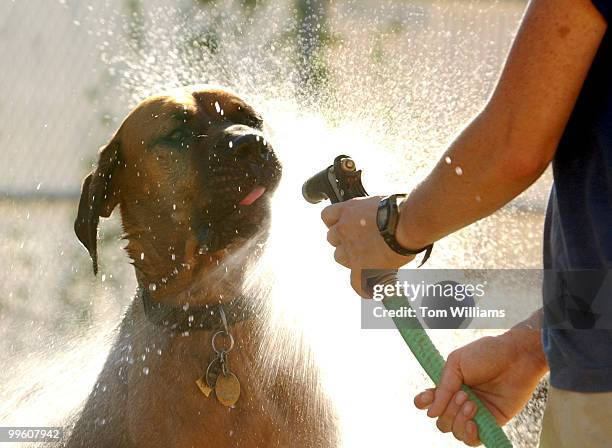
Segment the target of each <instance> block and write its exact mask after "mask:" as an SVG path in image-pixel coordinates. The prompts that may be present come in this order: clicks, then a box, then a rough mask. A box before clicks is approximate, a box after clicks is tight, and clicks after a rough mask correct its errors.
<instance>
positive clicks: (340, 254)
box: [334, 246, 349, 268]
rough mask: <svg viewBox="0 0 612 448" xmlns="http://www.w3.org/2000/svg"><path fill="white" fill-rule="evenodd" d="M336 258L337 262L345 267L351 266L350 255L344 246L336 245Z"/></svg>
mask: <svg viewBox="0 0 612 448" xmlns="http://www.w3.org/2000/svg"><path fill="white" fill-rule="evenodd" d="M334 260H336V263H338V264H341V265H342V266H344V267H345V268H348V267H349V265H348V255H347V254H346V252H345V251H344V248H343V247H342V246H338V247H336V250H335V251H334Z"/></svg>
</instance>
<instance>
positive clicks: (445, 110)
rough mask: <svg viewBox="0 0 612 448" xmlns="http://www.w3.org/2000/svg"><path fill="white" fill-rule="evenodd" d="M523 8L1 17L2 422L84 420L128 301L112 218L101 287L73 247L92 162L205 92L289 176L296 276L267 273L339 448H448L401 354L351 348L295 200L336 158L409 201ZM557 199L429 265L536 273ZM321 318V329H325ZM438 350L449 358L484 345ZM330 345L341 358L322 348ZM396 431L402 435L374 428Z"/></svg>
mask: <svg viewBox="0 0 612 448" xmlns="http://www.w3.org/2000/svg"><path fill="white" fill-rule="evenodd" d="M525 6H526V1H523V0H433V1H425V0H418V1H417V0H410V1H409V0H404V1H402V0H384V1H374V0H346V1H344V0H282V1H265V0H261V1H257V0H241V1H239V0H218V1H214V0H212V1H204V0H200V1H196V0H180V1H175V2H171V5H170V3H169V2H164V1H161V0H150V1H146V2H144V1H141V0H104V1H76V0H74V1H70V0H59V1H49V0H30V1H27V2H26V1H8V0H7V1H3V2H0V61H2V71H1V72H0V80H1V82H0V123H1V125H0V148H1V150H0V213H1V215H2V219H0V365H2V366H3V368H2V369H1V370H0V424H2V425H8V424H18V425H23V426H25V425H28V426H29V425H45V424H59V425H61V423H62V422H63V421H64V419H65V418H66V416H68V415H70V414H71V413H73V412H74V411H75V409H78V406H79V404H80V403H81V402H82V400H83V399H84V398H85V396H86V394H87V392H88V390H89V389H90V388H91V387H92V385H93V384H94V382H95V379H96V374H97V372H98V371H99V368H100V366H101V363H102V362H103V360H104V358H105V356H106V353H107V350H108V347H109V343H110V341H111V340H112V336H113V329H114V328H115V326H116V325H117V324H118V322H119V320H120V317H121V313H122V312H123V310H124V309H125V306H126V305H127V304H128V303H129V301H130V300H131V298H132V297H133V294H134V290H135V286H136V285H135V280H134V276H133V272H132V270H131V267H129V265H128V264H127V263H128V261H129V260H127V258H126V257H125V256H124V255H123V252H122V250H121V246H122V243H121V242H120V240H119V235H120V233H121V229H120V224H119V222H118V220H117V217H116V216H114V217H112V218H111V219H109V220H107V222H105V223H103V224H102V226H101V229H100V238H101V240H102V243H101V248H100V252H101V255H100V259H101V265H102V267H101V271H100V273H99V274H98V276H97V277H94V276H93V274H92V272H91V265H90V261H89V259H88V257H87V254H86V251H85V250H84V249H83V248H82V247H81V246H80V245H79V244H78V241H77V239H76V237H75V236H74V234H73V231H72V223H73V220H74V217H75V214H76V205H77V202H78V196H79V193H80V184H81V180H82V179H83V177H84V176H85V175H86V174H87V173H88V172H89V171H90V170H91V168H92V164H93V163H94V162H95V159H96V154H97V148H99V147H101V146H102V145H104V144H105V143H106V142H107V141H108V140H109V139H110V137H111V136H112V134H113V133H114V131H115V130H116V129H117V127H118V126H119V125H120V123H121V120H122V119H123V117H124V116H125V115H126V113H127V112H128V111H129V110H130V109H131V108H132V107H133V106H134V105H135V104H136V103H137V102H138V101H139V100H140V99H143V98H144V97H146V96H148V95H150V94H152V93H155V92H159V91H161V90H164V89H166V88H170V87H174V86H179V85H185V84H193V83H213V84H221V85H224V86H228V87H230V88H232V89H233V90H235V91H237V92H238V93H239V94H240V95H242V96H243V97H245V98H246V99H247V100H248V101H250V102H251V103H253V104H254V105H255V106H256V108H258V109H259V110H260V111H261V112H262V114H263V115H264V118H266V119H267V122H268V126H269V128H270V129H269V132H270V133H271V135H272V140H273V142H274V143H275V148H276V149H277V151H278V152H279V156H280V157H281V160H282V161H283V163H284V165H285V180H284V181H283V182H284V184H283V185H281V188H280V189H279V193H278V200H277V204H278V205H277V209H276V210H275V216H276V217H277V218H278V219H277V222H279V223H285V224H286V225H287V226H293V227H294V230H295V229H297V233H298V234H299V235H300V237H299V238H298V239H299V241H297V242H294V243H293V245H292V247H293V248H294V250H296V251H298V252H299V254H300V256H299V257H298V256H295V258H294V259H295V262H294V263H293V264H292V265H291V269H286V268H284V269H285V270H283V268H281V267H280V265H279V266H278V270H279V272H281V273H282V275H283V278H284V279H285V280H286V282H285V283H287V282H288V283H290V284H293V285H295V284H296V283H299V284H301V285H303V287H302V288H301V290H300V291H301V292H300V293H299V294H298V295H296V294H295V293H294V294H293V295H292V297H293V300H292V301H291V303H292V304H293V306H294V307H295V309H297V310H299V313H298V314H300V315H301V316H302V318H303V322H302V324H303V326H304V328H305V331H306V332H307V333H308V332H310V333H309V334H310V335H311V339H312V345H313V347H314V350H315V353H316V354H317V356H318V359H319V360H320V363H321V365H322V366H323V368H324V370H326V371H328V372H329V373H328V375H327V376H326V381H327V386H328V389H329V390H330V395H331V396H332V398H333V399H334V400H335V401H336V402H337V403H338V407H339V409H340V411H341V414H342V422H343V425H344V428H345V445H346V446H361V445H362V444H365V443H366V442H368V441H371V443H372V444H375V445H377V446H398V445H399V444H400V442H401V444H402V446H441V447H442V446H444V447H446V446H455V442H454V439H452V438H451V437H446V436H442V435H439V434H437V433H436V431H435V426H434V425H433V424H432V422H431V421H429V420H428V419H427V418H426V417H424V416H423V415H420V414H418V413H416V412H414V411H413V410H412V409H410V408H411V406H412V395H413V394H414V393H416V392H417V391H418V389H419V388H421V387H426V386H427V384H428V382H427V380H426V378H425V377H424V375H423V374H422V372H421V371H420V368H419V366H418V365H417V364H416V363H415V362H414V361H413V360H412V359H411V358H410V354H409V353H407V351H406V348H405V347H404V346H403V345H402V342H401V340H399V337H398V336H397V335H396V334H394V333H393V332H388V331H360V329H359V314H358V309H359V307H358V305H357V304H356V303H355V302H356V298H355V297H354V296H353V295H352V293H351V291H350V290H349V287H348V282H347V281H346V280H347V274H346V272H344V271H343V270H341V269H340V268H338V267H337V266H334V264H333V262H332V261H333V260H332V257H331V256H330V252H329V251H328V250H327V248H326V247H325V244H324V231H323V228H322V225H321V223H320V222H319V221H318V216H319V209H316V208H311V207H312V206H309V205H307V204H305V203H303V202H302V199H301V195H300V190H299V186H300V185H301V182H302V181H303V180H305V179H306V178H307V177H309V176H310V175H311V174H313V173H314V172H316V171H318V170H320V169H321V168H323V167H324V166H326V165H328V164H329V163H330V162H331V161H332V160H333V157H334V156H335V155H337V154H339V153H348V154H351V155H353V156H354V157H355V158H356V160H357V162H358V164H360V165H361V167H362V168H364V170H365V174H364V176H365V180H364V183H365V185H366V188H367V189H368V190H369V191H370V192H371V193H389V192H395V191H406V190H409V189H410V188H411V187H412V186H414V185H415V184H416V183H417V182H418V181H419V180H421V179H422V178H423V176H424V175H426V174H427V172H428V170H429V169H431V167H432V166H433V165H434V164H435V162H436V161H437V158H438V157H439V155H440V154H441V153H442V152H443V150H444V149H445V146H446V145H447V144H448V142H449V141H450V139H452V137H453V135H455V134H456V133H457V132H458V131H459V130H460V129H461V127H462V126H463V125H465V124H466V122H467V121H468V120H469V119H470V118H471V117H473V116H474V114H475V113H477V112H478V111H479V110H480V108H481V107H482V106H483V104H484V102H485V101H486V99H487V97H488V95H489V94H490V93H491V90H492V88H493V86H494V85H495V82H496V79H497V77H498V75H499V73H500V70H501V68H502V66H503V62H504V60H505V57H506V55H507V53H508V50H509V48H510V45H511V42H512V38H513V36H514V35H515V33H516V30H517V27H518V24H519V22H520V19H521V16H522V14H523V12H524V9H525ZM465 175H469V173H465ZM549 187H550V177H549V176H548V175H546V176H545V177H544V178H543V179H542V180H540V181H539V182H538V183H537V184H536V185H534V186H533V187H532V188H531V189H530V190H529V191H528V192H526V193H524V194H523V195H521V196H520V197H519V198H517V199H516V200H515V201H513V202H512V203H511V204H509V205H508V206H507V207H505V208H504V210H502V211H501V212H499V213H496V214H495V215H494V216H492V217H491V218H488V219H486V220H483V221H481V222H479V223H477V224H476V225H474V226H471V227H470V228H468V229H465V230H463V231H461V232H459V233H458V234H456V235H454V236H452V237H450V238H447V239H446V240H445V241H443V242H441V243H440V244H438V245H437V248H436V252H435V254H434V256H433V257H432V265H431V266H432V267H451V268H468V267H469V268H510V267H512V268H538V267H540V266H541V260H540V258H541V257H540V251H541V231H542V222H543V210H544V205H545V199H546V196H547V192H548V189H549ZM288 215H290V216H288ZM281 227H282V226H280V225H275V227H274V228H276V229H278V228H281ZM273 236H274V235H273ZM286 236H287V234H283V233H282V232H281V233H280V234H278V235H277V236H276V238H277V239H282V238H283V237H286ZM286 255H287V254H286ZM288 256H292V255H291V254H288ZM285 260H286V258H285ZM314 265H316V267H315V266H314ZM313 276H315V277H316V279H317V280H318V281H315V282H313V281H311V280H312V277H313ZM305 280H308V282H307V283H308V285H307V286H305V285H304V283H305ZM332 297H333V300H332ZM305 304H307V305H305ZM313 310H314V311H313ZM322 313H323V314H324V315H325V316H328V317H327V318H323V320H321V314H322ZM316 324H318V325H316ZM314 328H316V331H315V329H314ZM433 333H434V338H435V339H436V341H437V342H438V343H439V344H440V345H441V348H442V351H443V352H448V351H449V350H451V349H452V348H453V347H456V346H458V345H459V344H461V343H463V342H465V341H469V340H471V339H473V338H475V337H477V336H479V335H481V334H483V333H486V334H491V332H482V331H481V332H478V331H467V330H465V331H463V332H462V331H455V332H452V331H436V332H433ZM330 339H332V340H333V341H334V344H333V345H334V348H333V350H332V349H330V348H329V344H326V343H325V342H323V341H329V340H330ZM381 347H382V349H381ZM381 350H382V351H381ZM383 360H384V361H383ZM381 372H383V373H384V374H385V375H386V376H387V377H388V379H386V380H385V385H384V386H382V385H381V384H380V382H379V381H378V380H377V376H378V375H379V374H381ZM389 372H392V373H389ZM349 377H350V378H351V379H352V381H348V382H347V381H346V378H349ZM357 384H361V386H360V389H359V390H358V389H357V388H356V387H355V386H356V385H357ZM364 384H369V385H370V386H369V387H367V386H366V387H365V390H364V386H363V385H364ZM390 387H392V388H394V390H393V391H390V390H389V388H390ZM356 396H358V397H359V400H355V398H356ZM372 409H379V410H380V412H376V413H372ZM540 413H541V409H540V407H539V404H538V402H537V401H534V402H533V403H532V404H530V408H529V409H528V411H527V412H526V413H524V414H523V415H521V416H520V417H519V418H517V419H515V421H514V422H513V423H512V426H511V428H510V434H511V436H512V437H513V438H514V440H515V441H516V442H517V446H525V447H528V446H535V445H534V444H535V440H537V434H538V431H539V417H540ZM381 418H382V420H381ZM394 422H395V424H397V425H399V427H400V428H402V429H401V431H396V432H395V433H392V432H388V431H386V430H385V425H386V424H392V423H394ZM411 442H413V443H411Z"/></svg>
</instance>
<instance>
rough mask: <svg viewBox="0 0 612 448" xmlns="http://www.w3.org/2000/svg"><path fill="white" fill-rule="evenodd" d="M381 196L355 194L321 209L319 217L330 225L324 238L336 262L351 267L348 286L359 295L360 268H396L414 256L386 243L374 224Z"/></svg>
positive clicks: (360, 290)
mask: <svg viewBox="0 0 612 448" xmlns="http://www.w3.org/2000/svg"><path fill="white" fill-rule="evenodd" d="M381 199H382V198H381V197H380V196H369V197H366V198H355V199H351V200H349V201H346V202H340V203H337V204H332V205H330V206H328V207H326V208H324V209H323V211H322V212H321V219H322V220H323V222H324V223H325V225H326V226H327V227H328V228H329V230H328V232H327V241H328V242H329V244H331V245H332V246H334V247H335V248H336V250H335V251H334V259H335V260H336V262H338V263H339V264H341V265H342V266H345V267H347V268H349V269H350V270H351V286H352V287H353V289H354V290H355V291H356V292H357V293H358V294H359V295H360V296H362V297H366V295H367V293H366V292H365V291H363V290H362V289H361V270H362V269H368V268H371V269H397V268H399V267H401V266H403V265H405V264H407V263H409V262H410V261H411V260H413V259H414V256H408V257H404V256H401V255H399V254H397V253H396V252H394V251H393V250H391V249H390V248H389V246H387V243H385V240H384V239H383V238H382V236H380V233H379V231H378V227H377V226H376V213H377V211H378V203H379V202H380V200H381Z"/></svg>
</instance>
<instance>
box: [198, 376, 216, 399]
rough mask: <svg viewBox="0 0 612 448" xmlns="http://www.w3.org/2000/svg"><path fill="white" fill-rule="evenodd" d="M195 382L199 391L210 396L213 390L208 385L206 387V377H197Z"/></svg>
mask: <svg viewBox="0 0 612 448" xmlns="http://www.w3.org/2000/svg"><path fill="white" fill-rule="evenodd" d="M196 384H197V385H198V388H199V389H200V391H201V392H202V393H203V394H204V395H206V397H210V393H211V392H212V391H213V390H212V389H211V388H210V387H208V384H206V377H205V376H203V377H202V378H199V379H198V380H197V381H196Z"/></svg>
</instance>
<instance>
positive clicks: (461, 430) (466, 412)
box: [453, 395, 476, 442]
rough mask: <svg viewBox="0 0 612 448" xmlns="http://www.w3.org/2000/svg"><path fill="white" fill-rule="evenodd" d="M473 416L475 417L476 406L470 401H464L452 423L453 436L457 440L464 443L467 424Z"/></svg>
mask: <svg viewBox="0 0 612 448" xmlns="http://www.w3.org/2000/svg"><path fill="white" fill-rule="evenodd" d="M466 397H467V395H466ZM474 415H476V405H475V404H474V402H472V401H469V400H465V401H464V403H462V406H461V410H460V412H459V413H458V414H457V416H456V417H455V421H454V422H453V435H454V436H455V438H456V439H457V440H460V441H461V442H465V441H466V434H467V422H468V421H470V420H471V419H472V418H474Z"/></svg>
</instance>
